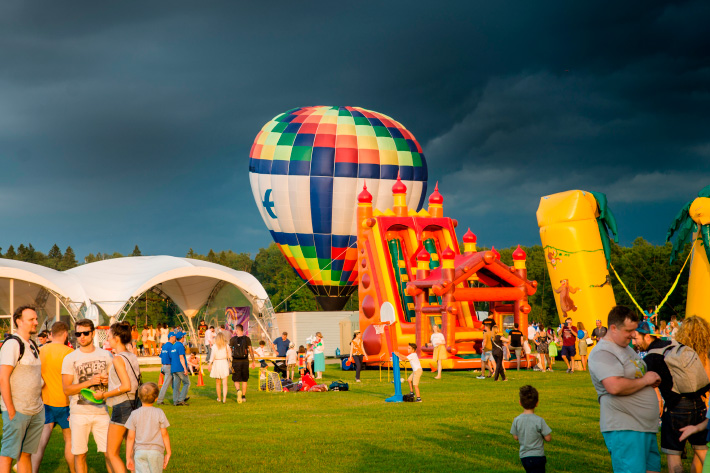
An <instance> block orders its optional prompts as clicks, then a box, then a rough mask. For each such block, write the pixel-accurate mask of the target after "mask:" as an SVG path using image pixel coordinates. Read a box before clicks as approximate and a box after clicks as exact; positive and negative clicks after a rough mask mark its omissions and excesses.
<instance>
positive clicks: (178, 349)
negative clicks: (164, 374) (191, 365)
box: [170, 342, 187, 373]
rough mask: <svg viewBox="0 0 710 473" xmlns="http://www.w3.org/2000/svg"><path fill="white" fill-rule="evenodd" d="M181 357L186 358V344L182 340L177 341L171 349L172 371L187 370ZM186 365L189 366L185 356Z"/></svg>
mask: <svg viewBox="0 0 710 473" xmlns="http://www.w3.org/2000/svg"><path fill="white" fill-rule="evenodd" d="M180 357H183V358H185V345H183V344H182V342H175V344H174V345H173V348H172V350H170V371H171V372H173V373H182V372H184V371H185V368H183V366H182V363H180ZM185 366H187V358H185Z"/></svg>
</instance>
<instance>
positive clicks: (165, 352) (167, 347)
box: [160, 342, 173, 365]
mask: <svg viewBox="0 0 710 473" xmlns="http://www.w3.org/2000/svg"><path fill="white" fill-rule="evenodd" d="M172 349H173V344H172V343H170V342H168V343H163V347H162V348H161V349H160V363H161V364H163V365H169V364H170V351H171V350H172Z"/></svg>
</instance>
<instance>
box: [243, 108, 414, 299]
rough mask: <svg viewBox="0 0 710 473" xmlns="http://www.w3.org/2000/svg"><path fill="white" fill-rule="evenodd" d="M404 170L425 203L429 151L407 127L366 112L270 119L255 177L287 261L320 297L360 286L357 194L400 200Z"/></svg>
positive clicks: (256, 156)
mask: <svg viewBox="0 0 710 473" xmlns="http://www.w3.org/2000/svg"><path fill="white" fill-rule="evenodd" d="M398 173H399V175H400V177H401V179H402V182H403V183H404V184H405V185H406V186H407V205H408V206H409V207H410V208H413V209H416V210H419V209H421V207H422V204H423V203H424V197H425V195H426V185H427V167H426V161H425V159H424V154H423V152H422V148H421V146H420V145H419V143H418V142H417V140H416V139H415V138H414V135H412V134H411V133H410V132H409V131H408V130H407V129H406V128H404V127H403V126H402V124H400V123H398V122H397V121H395V120H393V119H392V118H390V117H388V116H386V115H382V114H381V113H377V112H373V111H370V110H366V109H363V108H359V107H329V106H316V107H302V108H296V109H293V110H289V111H287V112H285V113H282V114H281V115H278V116H277V117H275V118H274V119H272V120H271V121H269V122H268V123H267V124H266V125H264V127H263V128H262V129H261V131H260V132H259V134H258V135H257V136H256V139H255V140H254V144H253V145H252V148H251V152H250V154H249V180H250V183H251V188H252V192H253V193H254V200H255V201H256V205H257V207H258V208H259V211H260V212H261V216H262V218H263V219H264V223H265V224H266V226H267V227H268V229H269V231H270V232H271V236H272V237H273V239H274V241H275V242H276V243H277V244H278V246H279V248H280V249H281V251H282V252H283V254H284V256H286V259H287V260H288V262H289V263H290V264H291V266H293V268H294V269H295V270H296V272H297V273H298V275H299V276H300V277H301V278H302V279H303V280H304V281H306V282H308V283H309V287H310V288H311V290H312V291H313V292H314V293H315V294H316V295H318V296H326V297H327V296H334V297H342V296H347V295H349V294H351V293H352V292H353V291H354V290H355V288H356V287H357V268H356V262H357V255H356V249H357V248H356V241H357V239H356V233H357V232H356V228H357V227H356V225H357V223H356V221H355V220H356V209H357V195H358V193H360V191H361V190H362V186H363V183H365V182H366V183H367V188H368V191H369V192H370V193H371V194H372V197H373V202H372V203H373V207H374V208H377V209H380V210H382V211H384V210H385V209H388V208H391V207H392V205H393V203H394V201H393V197H392V185H394V183H395V182H396V180H397V174H398Z"/></svg>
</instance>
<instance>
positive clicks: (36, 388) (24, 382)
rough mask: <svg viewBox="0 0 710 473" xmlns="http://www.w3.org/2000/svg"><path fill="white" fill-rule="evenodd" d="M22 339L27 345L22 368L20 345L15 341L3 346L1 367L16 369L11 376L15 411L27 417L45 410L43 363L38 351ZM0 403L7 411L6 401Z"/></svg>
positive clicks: (0, 351)
mask: <svg viewBox="0 0 710 473" xmlns="http://www.w3.org/2000/svg"><path fill="white" fill-rule="evenodd" d="M18 337H19V335H18ZM20 339H21V340H22V341H23V343H24V344H25V353H24V355H23V356H22V359H21V360H20V362H19V365H20V366H18V362H17V359H18V358H19V357H20V345H19V344H18V343H17V340H14V339H9V340H6V341H5V343H3V344H2V349H0V365H7V366H13V367H14V370H13V372H12V374H11V375H10V387H11V389H12V403H13V405H14V406H15V410H16V411H18V412H21V413H23V414H25V415H35V414H37V413H39V412H41V411H42V410H43V409H44V404H43V403H42V384H43V380H42V362H41V361H40V359H39V352H38V351H37V349H36V348H35V347H34V346H32V345H30V342H28V341H27V340H25V339H23V338H22V337H20ZM0 402H1V407H2V410H3V411H6V410H7V407H6V406H5V400H4V399H2V401H0Z"/></svg>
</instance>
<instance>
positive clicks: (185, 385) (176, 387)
mask: <svg viewBox="0 0 710 473" xmlns="http://www.w3.org/2000/svg"><path fill="white" fill-rule="evenodd" d="M181 381H182V390H180V382H181ZM188 389H190V378H188V377H187V375H186V374H185V372H184V371H180V372H179V373H173V404H175V403H178V402H185V398H186V397H187V390H188Z"/></svg>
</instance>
